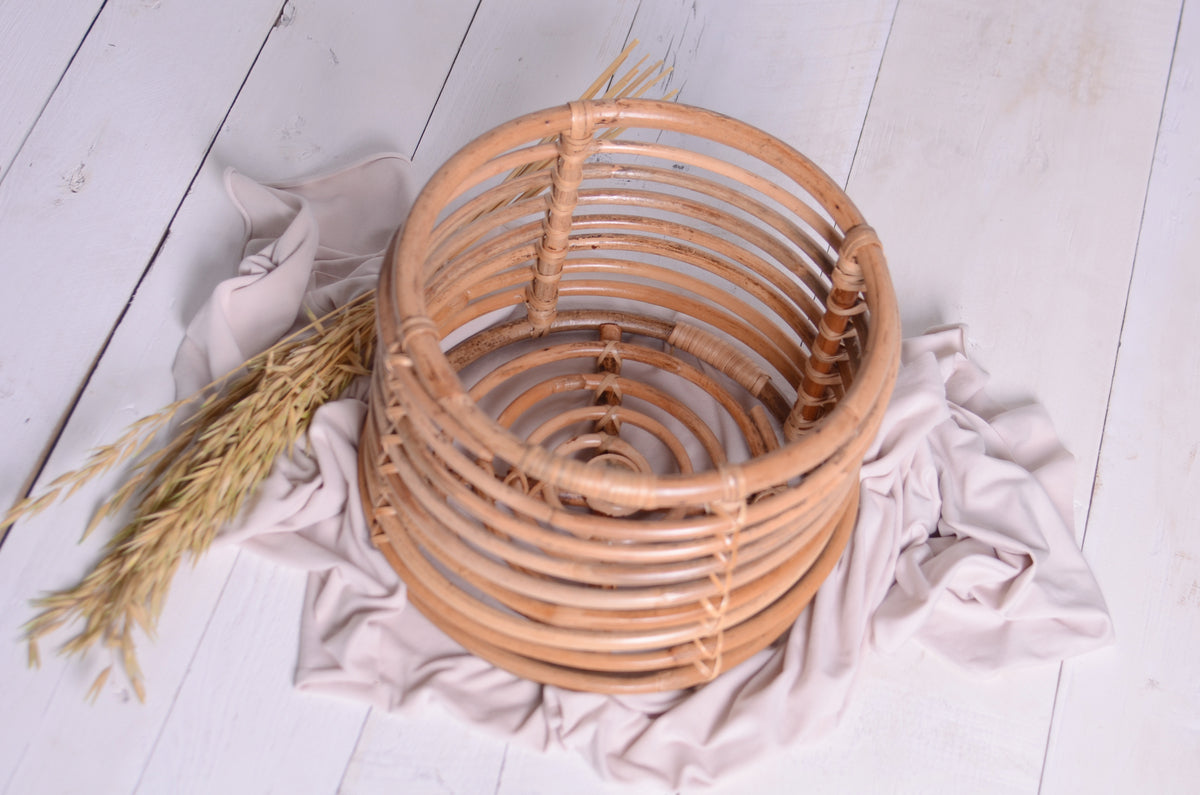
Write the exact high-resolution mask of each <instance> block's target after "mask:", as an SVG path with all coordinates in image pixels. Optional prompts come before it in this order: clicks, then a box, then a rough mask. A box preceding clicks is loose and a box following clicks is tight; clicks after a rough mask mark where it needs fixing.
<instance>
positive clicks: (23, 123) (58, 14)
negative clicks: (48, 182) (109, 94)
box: [0, 0, 104, 180]
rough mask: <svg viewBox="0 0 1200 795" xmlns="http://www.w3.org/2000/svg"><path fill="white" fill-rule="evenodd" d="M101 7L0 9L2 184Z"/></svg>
mask: <svg viewBox="0 0 1200 795" xmlns="http://www.w3.org/2000/svg"><path fill="white" fill-rule="evenodd" d="M103 5H104V3H103V2H102V0H91V2H79V0H46V2H43V3H21V2H8V3H4V4H2V5H0V180H3V179H4V177H5V176H6V175H7V174H8V167H9V164H11V163H12V160H13V158H14V157H15V156H16V154H17V150H18V149H20V148H21V142H22V141H24V140H25V136H26V135H28V134H29V131H30V130H31V129H33V125H34V124H35V123H36V122H37V120H38V116H40V115H41V112H42V108H44V107H45V106H46V102H47V101H48V100H49V99H50V95H51V94H53V93H54V89H55V87H56V86H57V85H58V81H59V79H60V78H61V77H62V75H63V72H65V71H66V69H67V65H68V64H69V63H70V62H71V58H72V57H73V56H74V55H75V50H76V48H78V46H79V42H80V41H82V40H83V38H84V36H85V35H86V34H87V30H88V27H89V26H90V25H91V24H92V20H94V19H95V18H96V14H97V13H98V12H99V10H100V8H101V7H102V6H103Z"/></svg>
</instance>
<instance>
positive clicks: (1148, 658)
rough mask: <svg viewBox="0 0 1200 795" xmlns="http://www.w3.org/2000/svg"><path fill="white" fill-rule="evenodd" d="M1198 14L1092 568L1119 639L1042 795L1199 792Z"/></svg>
mask: <svg viewBox="0 0 1200 795" xmlns="http://www.w3.org/2000/svg"><path fill="white" fill-rule="evenodd" d="M1198 69H1200V8H1197V7H1196V4H1194V3H1191V4H1186V5H1185V7H1184V12H1183V18H1182V22H1181V25H1180V29H1179V38H1178V46H1177V49H1176V51H1175V60H1174V65H1173V67H1172V70H1171V83H1170V87H1169V90H1168V92H1167V97H1166V104H1165V107H1164V109H1163V116H1162V124H1161V126H1160V128H1159V138H1158V147H1157V149H1156V152H1155V158H1154V170H1153V173H1152V176H1151V179H1150V188H1149V194H1148V196H1147V200H1146V212H1145V221H1144V223H1143V225H1142V231H1141V236H1140V239H1139V243H1138V251H1137V261H1136V264H1135V266H1134V273H1133V280H1132V283H1131V285H1130V292H1129V303H1128V307H1127V309H1126V312H1125V319H1124V323H1125V325H1124V328H1125V331H1124V334H1123V335H1122V338H1121V354H1120V357H1119V358H1118V360H1117V368H1116V374H1115V378H1114V382H1113V389H1112V396H1111V399H1110V403H1109V408H1108V422H1107V424H1106V426H1105V433H1104V445H1103V447H1102V448H1101V459H1100V467H1099V470H1098V472H1097V477H1096V491H1095V496H1094V497H1093V500H1092V512H1091V519H1090V521H1089V523H1088V528H1087V536H1086V543H1085V546H1084V552H1085V553H1086V554H1087V556H1088V559H1089V560H1090V561H1091V564H1092V567H1093V569H1094V571H1095V572H1096V576H1097V578H1098V579H1099V581H1100V584H1101V586H1102V587H1103V588H1104V593H1105V596H1106V598H1107V599H1108V604H1109V608H1110V609H1111V610H1112V614H1113V621H1114V624H1115V627H1116V633H1117V641H1118V643H1117V646H1116V647H1115V648H1113V649H1111V650H1107V651H1104V652H1101V653H1097V654H1094V655H1090V656H1088V657H1086V658H1083V659H1080V660H1076V661H1072V662H1069V663H1067V664H1066V665H1065V666H1064V667H1063V673H1062V685H1061V687H1060V688H1059V693H1058V701H1057V704H1056V707H1055V713H1054V725H1053V730H1052V733H1051V736H1050V743H1049V748H1048V751H1047V754H1046V769H1045V774H1044V778H1043V783H1042V791H1043V792H1044V793H1047V795H1049V794H1050V793H1069V792H1156V793H1185V792H1189V793H1190V792H1195V791H1196V788H1197V786H1198V782H1200V685H1198V684H1197V677H1196V660H1197V658H1198V657H1200V536H1198V535H1197V534H1196V532H1195V529H1196V518H1197V506H1200V465H1198V463H1197V452H1198V451H1200V444H1198V441H1200V417H1198V416H1197V414H1196V411H1195V396H1196V395H1197V394H1200V351H1198V350H1197V348H1196V346H1195V345H1194V344H1193V341H1194V340H1195V339H1196V338H1197V336H1200V317H1198V316H1197V313H1196V296H1197V295H1200V273H1198V272H1197V269H1196V255H1197V253H1198V252H1200V234H1198V232H1197V230H1200V193H1198V192H1197V190H1196V186H1197V180H1198V179H1200V152H1198V151H1197V148H1196V141H1197V140H1200V86H1197V85H1196V82H1195V75H1196V72H1197V70H1198Z"/></svg>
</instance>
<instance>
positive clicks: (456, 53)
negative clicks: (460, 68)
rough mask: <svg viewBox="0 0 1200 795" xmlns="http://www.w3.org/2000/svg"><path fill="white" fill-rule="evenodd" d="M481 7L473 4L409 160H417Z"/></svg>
mask: <svg viewBox="0 0 1200 795" xmlns="http://www.w3.org/2000/svg"><path fill="white" fill-rule="evenodd" d="M482 5H483V0H479V2H477V3H475V10H474V11H472V12H471V19H470V21H468V22H467V29H466V30H464V31H463V35H462V38H461V39H459V42H458V49H457V50H455V51H454V59H453V60H451V61H450V68H449V69H447V70H446V78H445V79H444V80H442V86H441V88H439V89H438V93H437V98H435V99H434V100H433V107H432V108H430V110H429V115H428V116H426V117H425V126H424V127H422V128H421V134H420V135H419V136H417V144H416V146H414V147H413V150H412V156H411V157H410V158H409V159H410V160H414V161H415V160H416V159H417V152H418V151H420V149H421V142H422V141H424V140H425V133H426V131H428V130H429V122H431V121H433V116H434V114H435V113H437V109H438V104H439V103H441V101H442V93H443V92H444V91H445V90H446V85H447V84H448V83H449V82H450V76H451V75H452V74H454V67H455V66H457V65H458V56H460V55H462V51H463V46H464V45H465V44H466V43H467V37H468V36H470V35H471V28H472V27H473V26H474V25H475V16H476V15H477V14H478V13H479V8H480V6H482Z"/></svg>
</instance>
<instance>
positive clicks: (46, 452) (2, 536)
mask: <svg viewBox="0 0 1200 795" xmlns="http://www.w3.org/2000/svg"><path fill="white" fill-rule="evenodd" d="M289 2H291V0H287V2H284V4H283V5H282V6H281V7H280V11H279V14H277V15H276V16H275V20H274V21H273V22H272V25H271V27H270V29H269V30H268V31H267V35H266V36H265V37H264V38H263V41H262V44H260V45H259V46H258V51H257V52H255V53H254V59H253V60H252V61H251V62H250V66H249V68H247V70H246V75H245V77H243V78H242V82H241V83H240V84H239V85H238V88H237V91H235V92H234V94H233V99H232V100H231V101H230V103H229V107H227V108H226V109H225V113H224V114H223V115H222V116H221V121H220V122H219V123H218V124H217V126H216V129H215V130H214V131H213V134H212V137H211V138H210V139H209V141H208V146H206V147H205V149H204V154H203V155H202V156H201V157H200V162H199V164H198V165H197V166H196V170H195V172H194V173H193V174H192V178H191V179H189V180H188V183H187V187H186V188H184V190H183V195H182V196H180V198H179V202H178V203H177V204H176V205H175V209H174V210H173V211H172V212H171V217H170V218H169V219H168V220H167V223H166V225H165V226H164V227H163V233H162V237H160V238H159V240H158V245H156V246H155V247H154V251H153V252H152V253H151V254H150V258H149V259H148V260H147V262H146V267H145V268H143V269H142V273H141V275H139V276H138V278H137V281H136V282H135V283H134V285H133V290H132V291H131V292H130V294H129V300H127V301H126V302H125V306H124V307H122V308H121V312H120V314H118V315H117V318H116V320H115V321H113V324H112V326H111V327H110V328H109V330H108V334H106V335H105V337H104V340H103V341H102V342H101V343H100V347H99V348H97V349H96V355H95V356H94V357H92V362H91V364H89V365H88V368H87V371H86V372H85V373H84V374H83V378H82V379H81V380H80V382H79V387H78V389H76V390H75V394H74V395H72V396H71V399H70V401H69V402H68V404H67V407H66V409H64V410H63V413H62V415H61V416H60V418H59V420H58V424H57V425H56V426H55V427H54V429H53V430H52V431H51V432H50V438H49V441H47V442H46V444H45V446H44V447H43V448H42V452H41V453H40V454H39V455H38V457H37V461H36V462H35V463H34V465H33V467H32V470H31V472H30V474H29V477H28V478H26V479H25V483H23V484H22V486H21V488H20V490H19V491H18V493H17V501H20V500H21V499H24V498H25V497H28V496H29V495H30V494H31V493H32V492H33V487H34V485H35V484H36V483H37V481H38V479H39V478H40V477H41V476H42V473H43V472H44V470H45V468H46V463H47V462H48V461H49V460H50V455H51V454H52V453H53V452H54V448H55V447H57V446H58V443H59V441H60V440H61V439H62V435H63V432H64V431H65V430H66V427H67V423H69V422H70V420H71V416H72V415H73V414H74V413H75V409H76V408H78V406H79V401H80V400H81V399H82V398H83V393H84V392H85V391H86V390H87V387H88V384H90V383H91V380H92V376H94V375H95V374H96V369H97V368H98V367H99V366H100V361H101V359H103V358H104V354H106V353H107V352H108V346H109V345H110V344H112V341H113V337H115V336H116V333H117V329H118V328H120V326H121V323H122V322H124V320H125V315H126V314H128V313H129V308H130V307H131V306H132V305H133V302H134V299H136V298H137V294H138V291H139V290H140V289H141V288H142V284H143V283H144V282H145V281H146V277H147V276H148V275H150V271H151V270H152V269H153V268H154V263H155V262H156V261H157V260H158V255H159V254H161V253H162V250H163V246H164V245H165V244H166V242H167V238H168V237H170V235H171V227H172V226H173V225H174V224H175V219H176V218H178V217H179V211H180V210H181V209H182V208H183V205H184V203H185V202H186V201H187V197H188V196H189V195H190V194H191V192H192V189H193V188H194V187H195V185H196V180H197V179H198V178H199V176H200V174H201V172H202V171H204V165H205V163H207V162H208V158H209V155H211V154H212V149H213V146H214V145H215V144H216V142H217V138H219V137H220V135H221V130H223V129H224V128H225V123H226V122H227V121H229V114H230V113H231V112H233V108H234V106H235V105H237V101H238V97H240V96H241V95H242V90H243V89H245V87H246V83H247V81H249V79H250V75H251V74H252V73H253V72H254V67H255V66H256V65H257V64H258V59H259V58H260V57H261V56H262V53H263V50H264V49H266V46H267V42H268V41H270V39H271V34H272V33H274V32H275V29H276V27H277V25H278V20H279V17H280V16H281V15H282V14H283V9H284V8H286V7H287V5H288V3H289ZM106 3H107V0H106ZM93 22H94V21H93ZM89 30H90V28H89ZM85 38H86V37H85ZM64 74H65V72H64ZM60 80H61V78H60ZM11 530H12V527H9V528H8V529H7V530H4V531H0V549H3V547H4V542H5V540H6V539H7V538H8V534H9V532H10V531H11Z"/></svg>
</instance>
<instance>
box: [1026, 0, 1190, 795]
mask: <svg viewBox="0 0 1200 795" xmlns="http://www.w3.org/2000/svg"><path fill="white" fill-rule="evenodd" d="M1186 7H1187V0H1182V2H1180V4H1179V18H1178V19H1177V20H1176V22H1175V41H1174V43H1173V44H1172V46H1171V62H1170V64H1169V65H1168V66H1167V79H1166V80H1165V81H1163V93H1162V103H1161V105H1160V106H1159V109H1158V127H1157V129H1156V130H1155V133H1154V147H1153V148H1152V149H1151V154H1150V168H1149V169H1147V174H1146V189H1145V191H1144V192H1143V193H1142V212H1141V218H1140V219H1139V221H1138V234H1137V240H1136V241H1135V242H1134V245H1133V259H1132V261H1131V262H1130V263H1129V282H1128V283H1127V284H1126V286H1125V305H1124V307H1122V309H1121V328H1120V331H1118V332H1117V349H1116V351H1115V352H1114V353H1113V365H1112V374H1111V375H1110V376H1109V379H1108V395H1107V396H1106V397H1105V402H1104V419H1103V420H1102V421H1101V423H1100V446H1099V448H1098V449H1097V450H1096V466H1095V468H1094V469H1093V470H1092V488H1091V492H1090V493H1089V495H1088V507H1087V513H1086V514H1085V515H1084V520H1083V530H1082V533H1081V535H1080V539H1079V547H1080V549H1083V548H1084V547H1085V545H1086V544H1087V531H1088V526H1089V525H1090V524H1091V521H1092V507H1093V506H1094V505H1095V504H1096V489H1097V487H1098V485H1099V479H1100V463H1101V462H1102V461H1103V460H1104V440H1105V435H1106V434H1105V431H1106V430H1107V429H1108V414H1109V411H1111V410H1112V396H1113V385H1114V384H1115V383H1116V380H1117V369H1118V368H1119V366H1120V364H1121V341H1122V339H1124V337H1125V321H1126V319H1127V318H1128V316H1129V296H1130V295H1131V294H1132V292H1133V279H1134V276H1135V274H1136V272H1137V261H1138V250H1139V249H1140V248H1141V245H1142V232H1143V231H1144V230H1145V226H1146V206H1147V204H1149V200H1150V186H1151V184H1153V181H1154V169H1155V163H1156V158H1157V157H1158V145H1159V139H1160V138H1161V137H1162V127H1163V120H1164V118H1165V116H1166V110H1167V96H1168V94H1169V93H1170V91H1171V79H1172V77H1173V76H1174V73H1175V56H1176V55H1178V53H1179V34H1180V32H1181V31H1182V29H1183V14H1184V10H1185V9H1186ZM1065 668H1066V664H1065V663H1059V665H1058V679H1057V680H1056V681H1055V683H1054V701H1053V702H1052V703H1051V704H1050V720H1049V722H1048V723H1047V726H1046V750H1045V751H1044V752H1043V754H1042V769H1041V771H1039V773H1038V795H1041V793H1042V789H1043V787H1044V786H1045V783H1046V768H1047V767H1048V765H1049V762H1050V749H1051V747H1052V739H1053V737H1054V721H1055V719H1056V718H1057V717H1058V704H1059V701H1060V700H1061V699H1060V695H1061V692H1062V682H1063V670H1064V669H1065Z"/></svg>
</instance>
